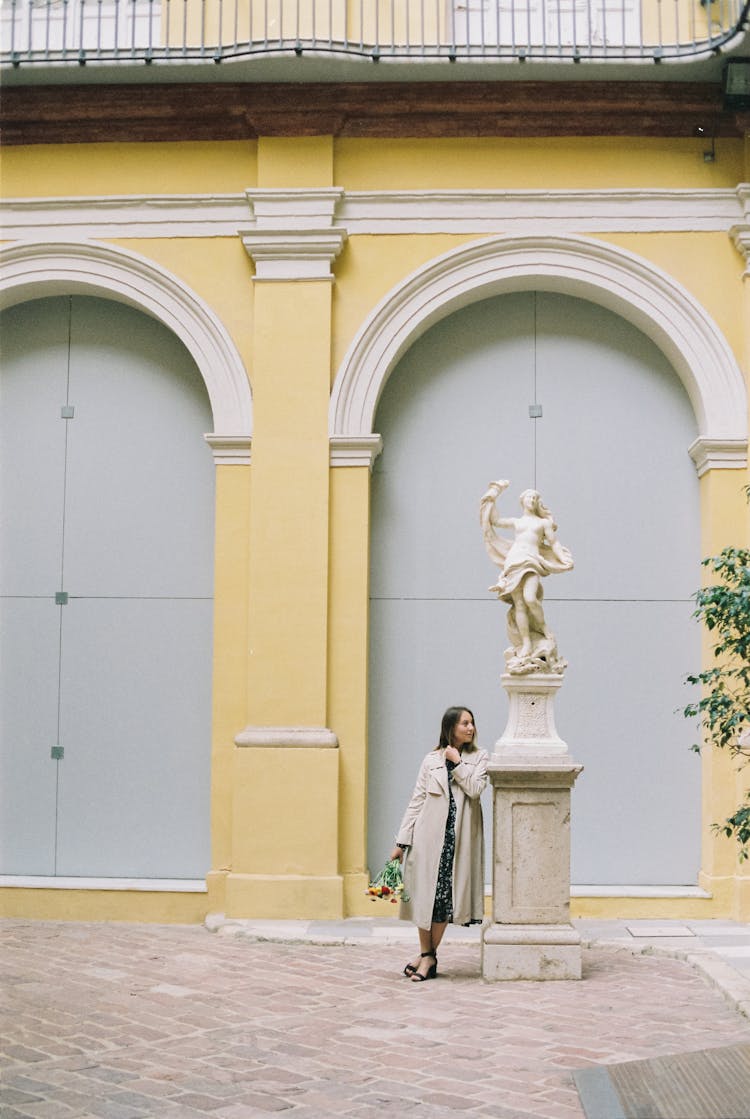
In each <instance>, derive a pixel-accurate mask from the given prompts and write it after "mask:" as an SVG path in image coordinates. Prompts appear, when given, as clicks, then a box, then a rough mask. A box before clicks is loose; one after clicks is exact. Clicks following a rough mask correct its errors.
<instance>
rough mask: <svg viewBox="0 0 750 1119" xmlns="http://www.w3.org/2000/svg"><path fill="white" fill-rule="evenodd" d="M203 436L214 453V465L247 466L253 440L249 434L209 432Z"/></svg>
mask: <svg viewBox="0 0 750 1119" xmlns="http://www.w3.org/2000/svg"><path fill="white" fill-rule="evenodd" d="M203 438H204V439H205V440H206V442H207V443H208V445H209V447H210V448H211V450H212V451H213V453H214V463H215V465H216V466H249V465H250V453H251V450H252V445H253V440H252V436H251V435H218V434H215V433H214V432H209V433H208V434H207V435H204V436H203Z"/></svg>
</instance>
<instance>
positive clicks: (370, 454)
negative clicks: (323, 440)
mask: <svg viewBox="0 0 750 1119" xmlns="http://www.w3.org/2000/svg"><path fill="white" fill-rule="evenodd" d="M330 442H331V466H366V467H368V469H369V470H372V466H373V463H374V462H375V459H376V458H377V457H378V455H379V454H380V452H381V451H382V449H383V437H382V436H381V435H375V434H373V435H332V436H331V441H330Z"/></svg>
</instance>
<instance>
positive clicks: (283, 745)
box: [234, 726, 339, 750]
mask: <svg viewBox="0 0 750 1119" xmlns="http://www.w3.org/2000/svg"><path fill="white" fill-rule="evenodd" d="M234 741H235V744H236V745H237V746H261V747H264V748H266V749H268V748H270V749H289V748H290V747H292V748H295V749H299V748H302V749H311V748H312V749H318V750H320V749H324V750H335V749H337V748H338V744H339V740H338V738H337V737H336V735H335V734H334V733H333V731H332V730H329V729H328V727H258V726H249V727H245V729H244V730H242V731H240V733H239V734H238V735H237V736H236V737H235V740H234Z"/></svg>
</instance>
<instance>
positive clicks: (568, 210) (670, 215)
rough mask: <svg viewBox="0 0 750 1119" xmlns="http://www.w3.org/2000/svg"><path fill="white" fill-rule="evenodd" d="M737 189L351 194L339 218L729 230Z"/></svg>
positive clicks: (445, 229)
mask: <svg viewBox="0 0 750 1119" xmlns="http://www.w3.org/2000/svg"><path fill="white" fill-rule="evenodd" d="M741 215H742V206H741V202H740V200H739V199H738V196H737V192H736V191H735V190H728V189H727V190H558V191H552V190H515V191H506V190H498V191H479V190H466V191H430V190H423V191H419V190H417V191H379V192H374V191H373V192H365V191H353V192H352V193H350V194H347V195H346V196H345V197H344V199H343V201H342V203H341V205H340V206H339V209H338V210H337V213H336V220H337V221H338V222H340V223H341V224H342V225H344V226H345V227H346V229H347V230H348V232H349V235H350V236H353V235H355V234H357V233H508V232H513V233H531V232H533V233H557V234H559V233H573V232H581V233H597V232H610V233H630V232H637V233H650V232H666V231H669V232H671V231H682V232H705V231H709V232H710V231H714V232H716V231H719V232H721V231H726V230H727V229H728V228H729V227H730V226H731V225H732V223H733V222H736V221H737V220H738V219H739V218H740V217H741Z"/></svg>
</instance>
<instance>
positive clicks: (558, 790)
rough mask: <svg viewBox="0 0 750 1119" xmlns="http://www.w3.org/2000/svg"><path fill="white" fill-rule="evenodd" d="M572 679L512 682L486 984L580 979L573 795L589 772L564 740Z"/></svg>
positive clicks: (499, 783) (498, 783)
mask: <svg viewBox="0 0 750 1119" xmlns="http://www.w3.org/2000/svg"><path fill="white" fill-rule="evenodd" d="M561 683H562V677H560V676H558V677H551V676H545V675H541V674H540V675H537V676H533V675H530V676H525V677H520V678H516V677H512V676H504V677H503V686H504V687H505V688H506V690H507V691H508V693H509V696H510V713H509V717H508V726H507V727H506V730H505V733H504V734H503V737H502V738H501V739H500V740H499V742H498V743H497V746H496V752H495V753H494V754H493V756H492V758H491V759H490V764H489V766H488V773H489V777H490V781H491V782H492V789H493V804H492V819H493V870H492V923H491V924H490V925H489V926H487V927H486V928H485V929H484V931H483V936H482V974H483V976H484V978H485V979H489V980H505V979H580V978H581V944H580V937H579V935H578V933H577V932H576V930H575V929H574V928H573V926H572V925H571V923H570V791H571V789H572V787H573V785H574V783H575V780H576V778H577V777H578V774H579V773H580V772H581V770H582V766H580V765H576V764H575V763H574V762H573V760H572V758H571V757H570V755H569V753H568V749H567V746H566V745H565V743H564V742H563V741H562V739H560V738H559V737H558V735H557V731H556V730H555V724H554V716H553V711H552V704H553V700H554V695H555V693H556V691H557V689H558V688H559V687H560V684H561Z"/></svg>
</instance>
